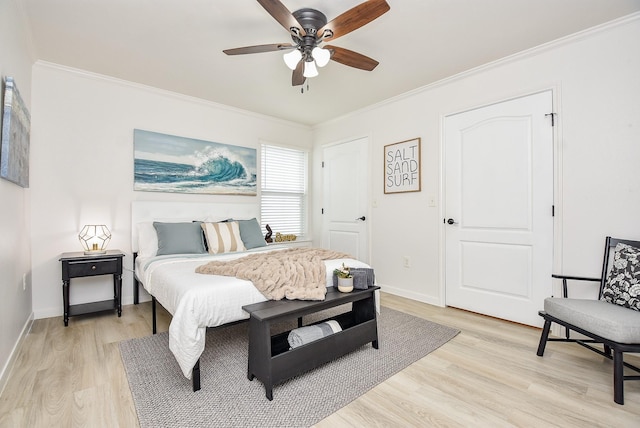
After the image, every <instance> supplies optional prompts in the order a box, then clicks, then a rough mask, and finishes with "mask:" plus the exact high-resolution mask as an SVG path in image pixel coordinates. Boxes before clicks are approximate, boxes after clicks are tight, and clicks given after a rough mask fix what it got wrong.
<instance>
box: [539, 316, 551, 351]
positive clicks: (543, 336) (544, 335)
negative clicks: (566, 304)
mask: <svg viewBox="0 0 640 428" xmlns="http://www.w3.org/2000/svg"><path fill="white" fill-rule="evenodd" d="M550 330H551V321H550V320H544V327H543V328H542V334H541V335H540V343H539V344H538V352H537V355H538V357H542V355H543V354H544V348H545V346H547V339H549V331H550Z"/></svg>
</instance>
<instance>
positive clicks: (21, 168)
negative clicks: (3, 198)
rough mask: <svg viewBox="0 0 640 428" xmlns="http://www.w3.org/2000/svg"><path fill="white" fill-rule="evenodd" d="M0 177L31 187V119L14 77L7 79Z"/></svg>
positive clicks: (0, 151) (3, 103) (3, 111)
mask: <svg viewBox="0 0 640 428" xmlns="http://www.w3.org/2000/svg"><path fill="white" fill-rule="evenodd" d="M3 95H4V97H3V102H2V142H1V144H0V177H2V178H4V179H6V180H9V181H11V182H13V183H16V184H17V185H18V186H21V187H29V132H30V128H31V116H30V114H29V110H27V106H26V105H25V104H24V101H23V100H22V97H21V96H20V92H19V91H18V88H17V87H16V84H15V82H14V81H13V78H12V77H6V78H5V79H4V90H3Z"/></svg>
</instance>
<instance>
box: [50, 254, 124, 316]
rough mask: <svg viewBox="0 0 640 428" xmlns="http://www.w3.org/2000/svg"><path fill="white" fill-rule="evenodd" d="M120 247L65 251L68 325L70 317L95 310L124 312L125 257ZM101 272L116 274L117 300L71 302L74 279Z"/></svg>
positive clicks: (65, 305) (63, 257)
mask: <svg viewBox="0 0 640 428" xmlns="http://www.w3.org/2000/svg"><path fill="white" fill-rule="evenodd" d="M123 258H124V253H123V252H122V251H120V250H109V251H105V253H104V254H92V255H87V254H86V252H85V253H83V252H75V253H63V254H62V255H61V256H60V262H62V301H63V304H64V325H65V327H66V326H67V325H69V317H72V316H76V315H83V314H89V313H94V312H102V311H112V310H114V309H115V310H116V311H117V312H118V316H121V315H122V259H123ZM97 275H113V299H109V300H104V301H100V302H92V303H82V304H77V305H70V304H69V288H70V287H71V278H82V277H89V276H97Z"/></svg>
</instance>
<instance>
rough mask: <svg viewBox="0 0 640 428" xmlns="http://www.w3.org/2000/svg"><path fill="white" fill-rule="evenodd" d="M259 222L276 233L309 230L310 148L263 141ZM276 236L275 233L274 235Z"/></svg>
mask: <svg viewBox="0 0 640 428" xmlns="http://www.w3.org/2000/svg"><path fill="white" fill-rule="evenodd" d="M261 158H262V159H261V187H260V190H261V195H262V196H261V198H262V199H261V201H260V202H261V204H260V223H261V224H262V229H263V232H264V231H266V229H265V226H266V225H267V224H268V225H269V227H271V230H272V231H273V233H274V235H275V233H276V232H280V233H282V234H294V235H297V236H304V235H305V234H306V231H307V230H306V211H307V210H306V207H307V152H306V151H303V150H299V149H289V148H285V147H278V146H272V145H268V144H262V156H261ZM274 237H275V236H274Z"/></svg>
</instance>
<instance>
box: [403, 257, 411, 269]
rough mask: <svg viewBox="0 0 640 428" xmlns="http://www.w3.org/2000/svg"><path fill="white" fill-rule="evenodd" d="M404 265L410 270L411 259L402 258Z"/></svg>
mask: <svg viewBox="0 0 640 428" xmlns="http://www.w3.org/2000/svg"><path fill="white" fill-rule="evenodd" d="M402 265H403V266H404V267H406V268H410V267H411V257H409V256H402Z"/></svg>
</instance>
